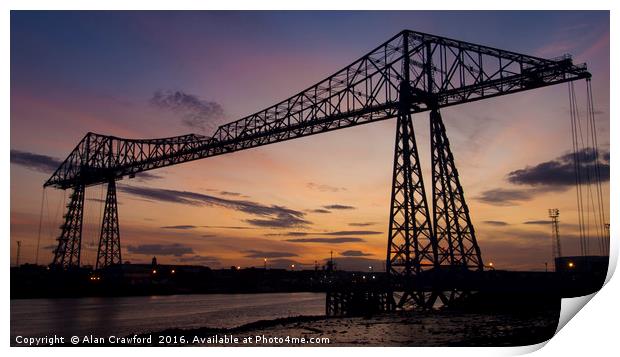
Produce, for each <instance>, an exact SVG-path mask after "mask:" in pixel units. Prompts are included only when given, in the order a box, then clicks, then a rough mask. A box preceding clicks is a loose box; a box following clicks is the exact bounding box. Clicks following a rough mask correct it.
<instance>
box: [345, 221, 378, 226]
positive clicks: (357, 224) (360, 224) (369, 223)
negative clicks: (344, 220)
mask: <svg viewBox="0 0 620 357" xmlns="http://www.w3.org/2000/svg"><path fill="white" fill-rule="evenodd" d="M375 224H377V222H353V223H349V226H351V227H368V226H374V225H375Z"/></svg>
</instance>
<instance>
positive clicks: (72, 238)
mask: <svg viewBox="0 0 620 357" xmlns="http://www.w3.org/2000/svg"><path fill="white" fill-rule="evenodd" d="M84 189H85V188H84V185H77V186H75V187H74V188H73V193H72V194H71V198H70V200H69V204H67V213H66V214H65V216H64V219H65V221H64V223H63V225H62V226H60V229H61V233H60V237H58V247H56V250H54V261H53V262H52V265H53V266H56V267H62V268H70V267H76V266H80V253H81V249H82V248H81V244H82V221H83V218H84Z"/></svg>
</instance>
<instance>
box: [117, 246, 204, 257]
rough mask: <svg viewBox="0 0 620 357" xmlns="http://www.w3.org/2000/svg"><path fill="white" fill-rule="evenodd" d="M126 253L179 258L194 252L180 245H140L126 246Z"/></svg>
mask: <svg viewBox="0 0 620 357" xmlns="http://www.w3.org/2000/svg"><path fill="white" fill-rule="evenodd" d="M127 251H128V252H129V253H133V254H143V255H174V256H175V257H180V256H182V255H185V254H193V253H194V250H193V249H192V248H191V247H188V246H186V245H183V244H180V243H173V244H142V245H136V246H134V245H128V246H127Z"/></svg>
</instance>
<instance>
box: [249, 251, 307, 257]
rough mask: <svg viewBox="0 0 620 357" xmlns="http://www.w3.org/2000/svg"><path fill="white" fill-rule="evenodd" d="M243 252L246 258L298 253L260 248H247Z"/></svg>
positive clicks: (290, 255) (291, 255)
mask: <svg viewBox="0 0 620 357" xmlns="http://www.w3.org/2000/svg"><path fill="white" fill-rule="evenodd" d="M245 253H246V255H245V257H246V258H289V257H297V256H298V254H296V253H292V252H270V251H262V250H247V251H245Z"/></svg>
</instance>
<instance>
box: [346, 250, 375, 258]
mask: <svg viewBox="0 0 620 357" xmlns="http://www.w3.org/2000/svg"><path fill="white" fill-rule="evenodd" d="M340 255H342V256H343V257H367V256H370V255H372V254H369V253H364V252H362V251H361V250H345V251H344V252H341V253H340Z"/></svg>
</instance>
